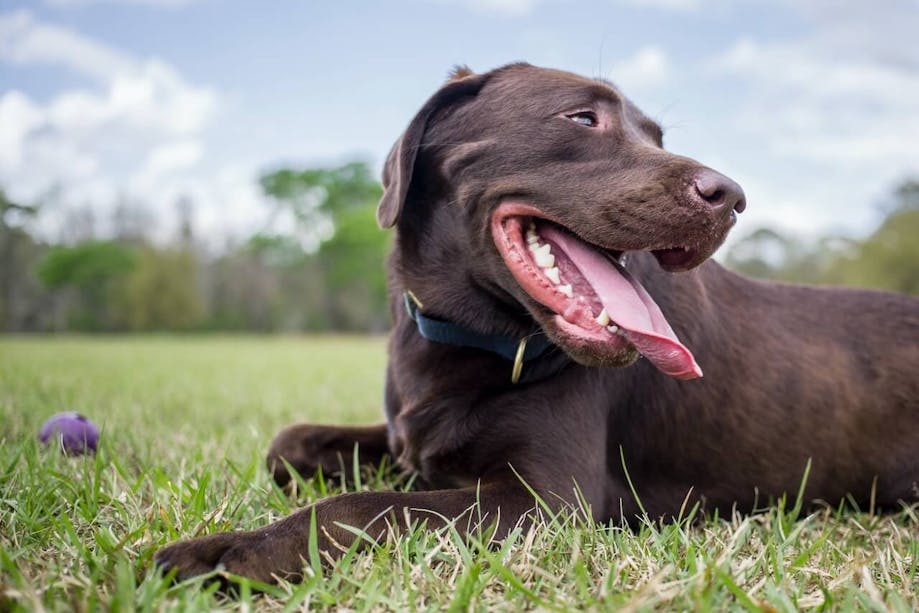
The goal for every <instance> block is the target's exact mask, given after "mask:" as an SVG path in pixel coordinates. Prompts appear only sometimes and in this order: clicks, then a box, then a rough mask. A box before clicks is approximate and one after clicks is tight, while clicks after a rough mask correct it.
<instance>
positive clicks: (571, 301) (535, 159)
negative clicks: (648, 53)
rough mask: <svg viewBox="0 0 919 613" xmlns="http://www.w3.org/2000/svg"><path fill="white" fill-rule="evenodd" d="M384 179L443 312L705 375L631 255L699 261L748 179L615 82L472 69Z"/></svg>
mask: <svg viewBox="0 0 919 613" xmlns="http://www.w3.org/2000/svg"><path fill="white" fill-rule="evenodd" d="M383 183H384V187H385V192H384V195H383V198H382V200H381V202H380V206H379V209H378V220H379V222H380V225H381V226H384V227H389V226H393V225H397V224H398V230H399V241H398V243H397V251H399V250H401V251H402V252H403V253H402V254H401V257H400V254H399V253H397V268H398V272H399V273H401V274H402V276H403V278H408V279H410V280H414V282H416V283H417V282H419V279H421V281H420V282H422V283H425V284H426V285H430V283H431V281H430V279H431V277H432V276H434V277H436V278H439V279H440V281H438V283H437V285H438V288H437V291H436V292H434V293H435V294H436V296H433V297H432V301H433V303H434V304H435V307H436V310H437V311H439V314H440V315H441V316H444V317H448V318H452V319H459V320H461V321H463V320H465V321H469V320H470V317H478V318H481V317H483V316H484V317H488V318H493V321H494V322H495V323H496V325H498V326H500V327H504V328H507V327H512V326H513V325H514V321H513V320H514V317H515V316H516V317H517V323H518V324H519V325H521V326H525V325H526V320H530V318H532V320H535V321H536V322H537V323H538V324H539V325H540V326H541V327H542V329H543V330H544V331H545V332H546V333H547V334H548V335H549V337H550V338H552V340H553V341H554V342H556V343H557V344H558V345H559V346H561V347H562V348H563V349H564V350H565V351H566V352H567V353H568V354H570V355H571V356H572V357H573V358H574V359H576V360H577V361H579V362H581V363H584V364H588V365H613V366H624V365H627V364H630V363H632V362H633V361H634V360H635V359H636V358H637V357H638V355H639V354H642V355H645V356H646V357H647V358H648V359H649V360H650V361H651V362H653V363H654V364H655V365H656V366H657V367H658V368H659V369H660V370H662V371H663V372H665V373H666V374H669V375H672V376H675V377H680V378H692V377H695V376H699V375H700V374H701V371H700V370H699V367H698V366H697V365H696V363H695V360H694V359H693V357H692V354H691V353H690V352H689V351H688V350H687V349H686V348H685V347H684V346H683V345H682V344H681V343H680V342H679V341H678V340H677V338H676V335H675V334H674V332H673V330H672V329H671V327H670V325H669V324H668V323H667V320H666V318H665V317H664V314H662V313H661V311H660V309H659V308H658V306H657V305H656V304H655V302H654V300H653V299H652V298H651V296H650V295H649V294H648V292H647V291H646V290H645V289H644V288H643V287H642V285H641V283H640V282H639V280H637V279H636V278H634V277H633V276H632V275H630V274H629V272H628V271H627V270H626V269H625V267H624V266H623V264H622V263H621V260H622V257H623V255H624V254H625V253H626V252H628V251H647V252H650V253H652V254H653V255H654V257H655V258H656V259H657V261H658V262H659V264H660V266H661V267H663V268H664V269H665V270H667V271H672V272H677V271H685V270H689V269H690V268H693V267H694V266H697V265H698V264H700V263H701V262H703V261H704V260H705V259H706V258H708V257H709V256H710V255H712V253H714V251H715V250H716V249H717V248H718V246H719V245H720V244H721V243H722V241H723V240H724V238H725V236H726V235H727V232H728V230H729V229H730V228H731V226H732V225H733V224H734V221H735V217H736V213H737V212H739V211H742V210H743V208H744V195H743V191H742V190H741V188H740V187H739V186H738V185H737V184H736V183H734V182H733V181H731V180H730V179H728V178H726V177H724V176H722V175H720V174H718V173H717V172H715V171H713V170H711V169H709V168H706V167H704V166H702V165H701V164H699V163H698V162H696V161H694V160H691V159H689V158H685V157H681V156H678V155H674V154H672V153H669V152H667V151H664V149H663V146H662V132H661V128H660V126H658V125H657V124H656V123H655V122H654V121H652V120H650V119H649V118H648V117H646V116H645V115H644V114H643V113H642V112H641V111H640V110H639V109H638V108H637V107H636V106H635V105H634V104H632V103H631V102H630V101H629V100H628V99H627V98H625V97H624V96H623V95H622V94H621V93H620V92H619V91H618V90H616V89H615V88H614V87H613V86H611V85H610V84H608V83H606V82H603V81H598V80H592V79H586V78H583V77H579V76H576V75H573V74H570V73H565V72H560V71H555V70H547V69H543V68H536V67H533V66H529V65H527V64H512V65H510V66H505V67H504V68H500V69H497V70H494V71H492V72H489V73H485V74H473V73H471V72H470V71H468V70H467V69H461V70H458V71H456V72H455V73H454V75H453V76H452V78H451V80H450V81H449V82H448V83H447V84H446V85H445V86H444V87H442V88H441V89H440V90H439V91H438V92H436V93H435V94H434V96H432V97H431V98H430V99H429V100H428V101H427V103H426V104H425V105H424V107H422V109H421V111H419V113H418V114H417V115H416V116H415V118H414V119H413V120H412V121H411V123H410V124H409V127H408V129H407V130H406V132H405V134H404V135H403V136H402V138H401V139H400V140H399V141H398V142H397V143H396V145H395V147H394V148H393V150H392V152H391V153H390V155H389V158H388V160H387V163H386V166H385V169H384V173H383ZM424 279H428V281H424ZM470 287H474V288H475V290H476V292H477V294H483V293H484V294H487V295H488V296H489V297H490V298H491V299H493V301H494V304H495V305H496V308H495V313H494V314H492V313H488V314H483V313H479V312H477V311H478V310H479V309H476V308H471V309H470V308H469V305H470V304H473V303H475V302H476V301H479V300H480V299H481V296H480V295H477V296H476V299H475V300H472V299H471V298H470V297H469V296H468V295H464V292H468V291H469V288H470ZM415 291H418V290H417V289H416V290H415ZM521 305H522V307H524V308H523V309H521V308H519V307H520V306H521ZM515 307H516V309H515ZM478 323H479V324H481V321H479V322H478Z"/></svg>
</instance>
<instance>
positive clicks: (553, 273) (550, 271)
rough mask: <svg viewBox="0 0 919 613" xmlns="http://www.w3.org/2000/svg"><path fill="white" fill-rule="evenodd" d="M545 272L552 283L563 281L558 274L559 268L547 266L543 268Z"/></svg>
mask: <svg viewBox="0 0 919 613" xmlns="http://www.w3.org/2000/svg"><path fill="white" fill-rule="evenodd" d="M543 272H544V273H545V274H546V276H547V277H549V281H552V283H554V284H556V285H558V284H559V283H561V279H560V278H559V276H558V268H555V267H553V268H546V269H545V270H543Z"/></svg>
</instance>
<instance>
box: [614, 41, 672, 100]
mask: <svg viewBox="0 0 919 613" xmlns="http://www.w3.org/2000/svg"><path fill="white" fill-rule="evenodd" d="M670 70H671V63H670V59H669V58H668V57H667V53H666V52H665V51H664V50H663V49H661V48H660V47H656V46H648V47H642V48H641V49H639V50H638V51H637V52H636V53H635V54H634V55H632V56H631V57H628V58H626V59H624V60H622V61H620V62H617V63H615V64H613V67H612V68H611V69H610V75H611V77H612V81H613V82H614V83H615V84H616V85H618V86H620V87H621V88H622V89H623V90H624V91H625V92H632V91H636V90H647V89H651V88H654V87H659V86H661V85H663V84H665V83H666V82H667V80H668V79H669V77H670Z"/></svg>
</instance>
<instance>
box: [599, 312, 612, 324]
mask: <svg viewBox="0 0 919 613" xmlns="http://www.w3.org/2000/svg"><path fill="white" fill-rule="evenodd" d="M597 323H598V324H600V325H601V326H606V325H609V313H607V312H606V309H603V310H602V311H600V314H599V315H597Z"/></svg>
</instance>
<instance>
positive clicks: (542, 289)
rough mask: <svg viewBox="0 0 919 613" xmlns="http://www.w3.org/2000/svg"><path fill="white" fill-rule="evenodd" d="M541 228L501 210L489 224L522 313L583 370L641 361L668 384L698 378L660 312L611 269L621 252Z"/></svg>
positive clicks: (515, 211) (516, 205) (530, 215)
mask: <svg viewBox="0 0 919 613" xmlns="http://www.w3.org/2000/svg"><path fill="white" fill-rule="evenodd" d="M547 221H550V220H547V219H546V217H545V216H544V214H542V213H541V212H540V211H539V210H538V209H536V208H534V207H532V206H530V205H529V204H526V203H520V202H504V203H502V204H501V205H500V206H499V207H498V209H497V210H496V211H495V213H494V214H493V217H492V224H491V230H492V238H493V239H494V242H495V245H496V247H497V249H498V252H499V254H500V255H501V257H502V258H503V260H504V263H505V265H506V266H507V268H508V270H509V271H510V272H511V274H512V275H513V276H514V278H515V279H516V281H517V283H518V284H519V286H520V288H521V289H523V291H524V292H525V293H526V295H527V297H528V299H529V300H530V301H532V302H535V303H536V304H535V305H527V306H529V307H530V310H531V312H532V313H533V316H534V317H535V318H536V319H537V320H538V321H539V322H540V324H541V325H542V326H543V328H544V329H545V330H546V332H547V333H548V334H549V335H550V336H551V337H554V338H555V339H556V340H557V342H558V343H559V344H560V345H561V346H562V347H563V348H564V349H565V350H566V351H568V353H569V354H571V355H572V357H574V358H575V359H577V360H578V361H580V362H583V363H585V364H589V365H602V366H626V365H629V364H631V363H632V362H634V361H635V359H637V357H638V355H639V354H641V355H644V356H646V357H647V358H648V359H649V360H650V361H651V362H652V363H653V364H654V365H655V366H656V367H657V368H658V369H660V370H661V371H662V372H664V373H665V374H667V375H670V376H672V377H676V378H679V379H692V378H696V377H700V376H702V371H701V369H700V368H699V366H698V364H696V362H695V359H694V358H693V356H692V353H691V352H690V351H689V350H688V349H687V348H686V347H685V346H683V345H682V343H680V341H679V340H678V339H677V337H676V334H675V333H674V331H673V330H672V328H671V327H670V324H669V323H668V322H667V320H666V318H665V317H664V315H663V314H662V313H661V310H660V308H659V307H658V306H657V304H656V303H655V302H654V300H653V299H652V298H651V296H650V295H648V293H647V292H646V291H645V289H644V288H643V287H642V286H641V284H640V283H638V281H637V280H635V279H634V278H633V277H632V276H631V275H630V274H629V273H628V272H627V271H626V270H625V269H624V268H623V267H622V265H621V264H620V263H619V262H618V261H617V259H618V258H619V256H621V255H622V254H621V252H618V251H613V252H608V251H605V250H602V249H600V248H598V247H596V246H592V245H589V244H587V243H585V242H584V241H582V240H580V239H578V238H576V237H575V236H573V235H571V234H570V233H569V232H566V231H565V230H563V229H562V227H560V226H559V225H557V224H556V223H555V222H552V223H545V222H547ZM537 222H538V226H537ZM540 306H541V307H545V308H539V307H540ZM534 307H535V308H534ZM545 309H548V310H549V311H550V313H549V314H547V313H545Z"/></svg>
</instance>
